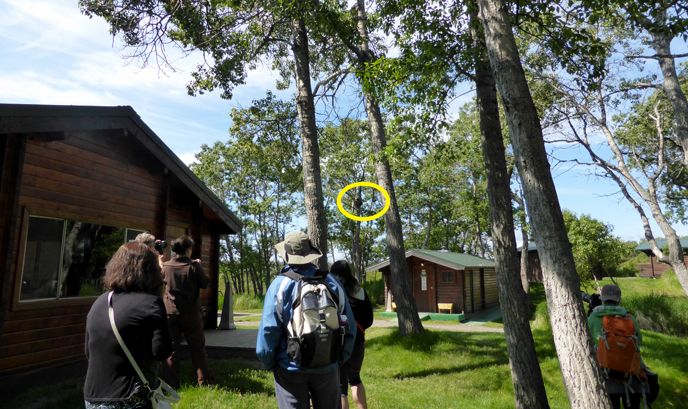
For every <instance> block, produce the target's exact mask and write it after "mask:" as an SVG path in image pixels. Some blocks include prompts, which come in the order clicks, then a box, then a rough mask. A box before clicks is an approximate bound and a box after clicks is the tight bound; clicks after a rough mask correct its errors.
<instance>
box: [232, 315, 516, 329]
mask: <svg viewBox="0 0 688 409" xmlns="http://www.w3.org/2000/svg"><path fill="white" fill-rule="evenodd" d="M238 316H239V314H237V317H238ZM241 316H243V317H246V316H260V314H241ZM234 324H235V325H236V326H237V327H257V326H258V325H260V322H259V321H234ZM397 326H399V324H398V323H397V322H392V321H388V320H385V319H376V320H375V321H374V322H373V327H397ZM423 327H424V328H432V329H439V330H444V331H456V332H502V333H503V332H504V328H502V327H486V326H484V325H466V324H426V323H423Z"/></svg>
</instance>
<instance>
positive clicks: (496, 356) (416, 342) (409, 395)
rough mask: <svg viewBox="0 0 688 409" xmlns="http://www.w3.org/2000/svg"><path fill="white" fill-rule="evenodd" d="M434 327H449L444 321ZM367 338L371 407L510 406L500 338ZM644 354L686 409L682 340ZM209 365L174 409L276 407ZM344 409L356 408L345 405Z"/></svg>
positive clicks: (242, 369)
mask: <svg viewBox="0 0 688 409" xmlns="http://www.w3.org/2000/svg"><path fill="white" fill-rule="evenodd" d="M617 282H619V285H620V286H621V288H622V291H623V292H624V296H629V297H631V296H636V295H642V294H647V293H648V291H649V292H652V291H656V292H661V293H664V294H667V293H669V294H670V295H671V296H673V297H676V298H675V299H676V300H679V299H681V300H682V299H685V296H684V295H682V293H678V292H674V290H675V289H672V285H673V284H672V283H671V282H667V280H663V281H662V280H652V279H646V278H642V279H639V278H623V279H619V280H618V281H617ZM605 283H606V282H605ZM667 288H668V289H667ZM679 288H680V287H679ZM679 297H680V298H679ZM672 299H673V298H672ZM531 301H532V302H533V303H534V304H539V303H541V302H542V301H544V289H543V287H542V284H534V285H532V286H531ZM249 311H251V312H260V310H249ZM242 312H245V311H242ZM377 319H387V318H377ZM235 320H242V321H243V320H246V321H250V322H256V325H257V321H259V320H260V317H259V316H252V317H236V318H235ZM424 323H428V321H424ZM438 323H442V324H445V325H447V323H446V322H443V321H442V322H438ZM454 325H458V324H454ZM488 325H490V326H492V325H494V326H499V325H500V324H498V323H496V324H488ZM534 326H535V327H534V329H533V336H534V339H535V344H536V348H537V353H538V358H539V362H540V368H541V370H542V373H543V378H544V381H545V387H546V389H547V394H548V398H549V401H550V407H551V408H552V409H558V408H562V409H564V408H569V404H568V400H567V397H566V393H565V390H564V386H563V382H562V378H561V373H560V371H559V363H558V359H557V356H556V352H555V350H554V342H553V340H552V334H551V332H550V331H548V330H546V329H544V328H542V327H539V326H537V321H535V323H534ZM366 339H367V343H366V344H367V349H366V359H365V362H364V366H363V370H362V379H363V381H364V383H365V386H366V390H367V395H368V401H369V406H370V407H371V408H380V409H385V408H389V409H406V408H408V409H411V408H414V409H415V408H428V409H429V408H442V409H444V408H486V409H497V408H513V407H514V397H513V385H512V381H511V373H510V370H509V360H508V356H507V352H506V342H505V339H504V334H501V333H481V332H451V331H444V330H436V329H432V330H431V329H428V330H426V331H425V332H424V333H423V334H420V335H417V336H413V337H407V338H402V337H401V336H399V333H398V330H397V329H396V328H393V327H392V328H370V329H368V330H367V331H366ZM642 355H643V359H644V360H645V362H646V363H647V365H648V366H649V368H650V369H651V370H653V371H654V372H657V373H658V374H659V383H660V387H661V392H660V395H659V398H658V399H657V401H656V402H655V404H654V406H653V407H654V408H677V409H678V408H685V407H686V402H688V358H687V357H688V338H686V337H678V336H672V335H665V334H660V333H657V332H651V331H644V332H643V346H642ZM211 366H212V368H213V371H214V372H215V377H216V380H217V382H218V385H217V386H216V387H213V388H198V387H196V386H194V380H193V378H192V374H193V370H192V368H191V364H190V362H189V361H184V362H183V363H182V382H183V384H182V387H181V388H180V390H179V393H180V395H181V396H182V401H181V402H180V403H179V404H178V405H176V408H177V409H186V408H198V409H201V408H203V409H229V408H237V409H238V408H257V409H262V408H275V407H277V403H276V399H275V396H274V384H273V382H274V381H273V377H272V374H271V373H270V372H267V371H264V370H262V369H260V366H259V365H258V366H257V365H255V364H251V363H250V362H245V361H234V360H214V361H212V362H211ZM82 388H83V380H81V381H71V382H64V383H61V384H57V385H53V386H48V387H40V388H36V389H33V390H30V391H28V392H24V393H21V394H20V395H19V396H17V397H15V398H13V399H11V400H7V401H4V402H0V408H7V409H19V408H21V409H42V408H48V407H49V408H51V409H75V408H83V395H82ZM350 404H351V405H352V406H351V407H352V408H355V405H353V401H351V398H350Z"/></svg>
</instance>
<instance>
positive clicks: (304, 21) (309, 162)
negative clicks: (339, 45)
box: [79, 0, 343, 269]
mask: <svg viewBox="0 0 688 409" xmlns="http://www.w3.org/2000/svg"><path fill="white" fill-rule="evenodd" d="M332 3H333V4H332V5H333V6H334V7H335V8H337V7H339V8H341V7H343V6H342V5H341V4H339V3H337V2H332ZM79 5H80V7H81V10H82V12H83V13H84V14H86V15H87V16H89V17H92V16H100V17H103V18H104V19H105V20H106V21H107V22H108V24H110V31H111V33H112V34H113V35H117V34H120V35H121V36H122V40H123V43H124V45H125V47H127V48H128V49H130V50H132V52H131V54H129V57H130V58H133V59H136V60H138V61H139V62H141V64H142V65H147V64H148V63H150V62H152V61H154V62H156V63H157V64H158V65H159V66H162V67H165V68H171V69H174V66H173V62H172V61H170V59H169V58H168V55H167V53H166V47H167V46H169V45H174V46H177V47H179V48H180V49H181V50H182V51H183V52H184V53H191V52H198V53H200V54H202V55H203V57H204V58H203V63H202V64H200V65H199V66H198V67H197V69H196V71H195V72H193V73H192V80H191V81H190V82H189V84H188V85H187V90H188V92H189V94H191V95H196V94H202V93H204V92H208V91H212V90H214V89H216V88H219V89H221V90H222V97H223V98H227V99H229V98H231V97H232V92H233V89H234V87H236V86H238V85H241V84H244V83H245V80H246V76H247V73H248V70H250V69H255V68H256V67H257V66H258V65H259V64H269V65H272V67H273V68H274V69H276V70H278V71H279V72H280V74H281V80H280V81H279V82H278V84H277V85H278V87H279V88H283V89H286V88H288V87H289V85H290V84H291V82H292V80H293V81H294V85H295V87H296V98H295V101H296V107H297V112H298V118H299V134H300V139H301V149H302V158H301V159H302V163H303V167H302V169H303V188H304V196H305V207H306V217H307V220H308V234H309V236H310V238H311V240H312V241H313V242H314V243H315V244H316V246H317V247H318V248H319V249H320V250H322V251H324V252H325V253H327V222H326V218H325V210H324V204H323V201H324V199H323V195H322V183H321V175H320V151H319V147H318V140H317V129H316V119H315V102H314V95H313V92H312V87H311V76H312V74H314V73H312V71H311V69H312V67H311V65H312V64H311V58H312V59H313V60H314V61H318V60H319V58H318V55H319V54H320V53H321V52H322V54H325V55H330V53H329V52H328V49H329V44H328V43H327V42H326V43H324V44H322V43H321V44H320V46H321V49H319V50H317V51H313V50H311V47H313V46H314V44H311V43H310V41H309V38H311V39H313V38H315V39H319V40H321V41H326V38H324V37H322V36H319V34H318V29H320V28H322V26H323V21H322V16H321V14H322V13H319V12H318V10H319V9H321V8H322V7H321V6H320V5H318V4H315V3H314V2H303V1H297V0H289V1H280V2H272V1H253V2H236V1H231V2H195V1H172V2H156V1H138V0H107V1H99V0H80V2H79ZM313 67H315V65H313ZM315 74H316V75H317V72H316V73H315ZM316 262H317V263H318V264H319V267H320V268H323V269H326V268H327V260H326V259H325V258H324V257H323V258H321V259H318V260H317V261H316Z"/></svg>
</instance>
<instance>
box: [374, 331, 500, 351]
mask: <svg viewBox="0 0 688 409" xmlns="http://www.w3.org/2000/svg"><path fill="white" fill-rule="evenodd" d="M440 344H451V345H453V346H454V347H453V348H452V349H455V350H457V351H461V350H465V349H467V348H471V347H472V348H478V349H490V350H494V351H495V352H496V353H499V352H498V351H501V352H503V353H504V354H505V355H506V350H505V344H504V336H503V335H501V334H495V333H487V332H452V331H442V330H428V329H426V330H424V331H423V332H422V333H420V334H414V335H410V336H406V337H402V336H401V335H400V334H399V330H398V329H395V330H392V331H391V332H390V333H389V334H387V335H382V336H377V337H374V338H372V339H369V340H366V348H384V347H391V346H395V347H400V348H402V349H405V350H407V351H413V352H423V353H434V352H436V348H437V347H438V346H439V345H440Z"/></svg>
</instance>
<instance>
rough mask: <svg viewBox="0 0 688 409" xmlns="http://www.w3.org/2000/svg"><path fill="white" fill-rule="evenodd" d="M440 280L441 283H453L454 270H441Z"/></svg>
mask: <svg viewBox="0 0 688 409" xmlns="http://www.w3.org/2000/svg"><path fill="white" fill-rule="evenodd" d="M442 282H443V283H453V282H454V272H453V271H443V272H442Z"/></svg>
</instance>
